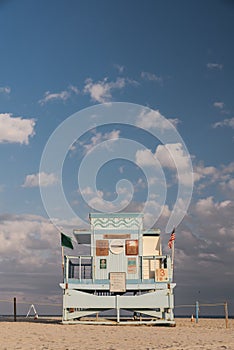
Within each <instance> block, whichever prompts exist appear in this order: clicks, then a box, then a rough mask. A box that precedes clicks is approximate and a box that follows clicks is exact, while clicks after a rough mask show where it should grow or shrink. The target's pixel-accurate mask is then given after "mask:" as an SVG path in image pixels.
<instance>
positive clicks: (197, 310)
mask: <svg viewBox="0 0 234 350" xmlns="http://www.w3.org/2000/svg"><path fill="white" fill-rule="evenodd" d="M195 309H196V323H198V314H199V302H198V301H196V306H195Z"/></svg>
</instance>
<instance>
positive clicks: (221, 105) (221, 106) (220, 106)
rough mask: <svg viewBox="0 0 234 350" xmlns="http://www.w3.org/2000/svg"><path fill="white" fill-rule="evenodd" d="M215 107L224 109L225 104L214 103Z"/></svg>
mask: <svg viewBox="0 0 234 350" xmlns="http://www.w3.org/2000/svg"><path fill="white" fill-rule="evenodd" d="M213 106H214V107H215V108H219V109H223V108H224V103H223V102H214V104H213Z"/></svg>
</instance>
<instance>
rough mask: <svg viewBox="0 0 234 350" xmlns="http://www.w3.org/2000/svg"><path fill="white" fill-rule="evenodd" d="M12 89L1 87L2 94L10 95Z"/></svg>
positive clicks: (0, 92)
mask: <svg viewBox="0 0 234 350" xmlns="http://www.w3.org/2000/svg"><path fill="white" fill-rule="evenodd" d="M10 92H11V88H10V87H9V86H0V94H10Z"/></svg>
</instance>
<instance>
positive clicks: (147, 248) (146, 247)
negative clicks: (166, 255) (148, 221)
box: [143, 236, 160, 256]
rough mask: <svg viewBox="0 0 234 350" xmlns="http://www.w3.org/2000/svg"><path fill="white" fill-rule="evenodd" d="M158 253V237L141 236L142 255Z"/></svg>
mask: <svg viewBox="0 0 234 350" xmlns="http://www.w3.org/2000/svg"><path fill="white" fill-rule="evenodd" d="M152 255H160V237H159V236H143V256H152Z"/></svg>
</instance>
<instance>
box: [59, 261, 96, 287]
mask: <svg viewBox="0 0 234 350" xmlns="http://www.w3.org/2000/svg"><path fill="white" fill-rule="evenodd" d="M92 270H93V269H92V257H91V256H67V257H66V271H65V273H66V274H67V278H68V279H78V280H80V281H81V280H82V279H92ZM65 277H66V276H65Z"/></svg>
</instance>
